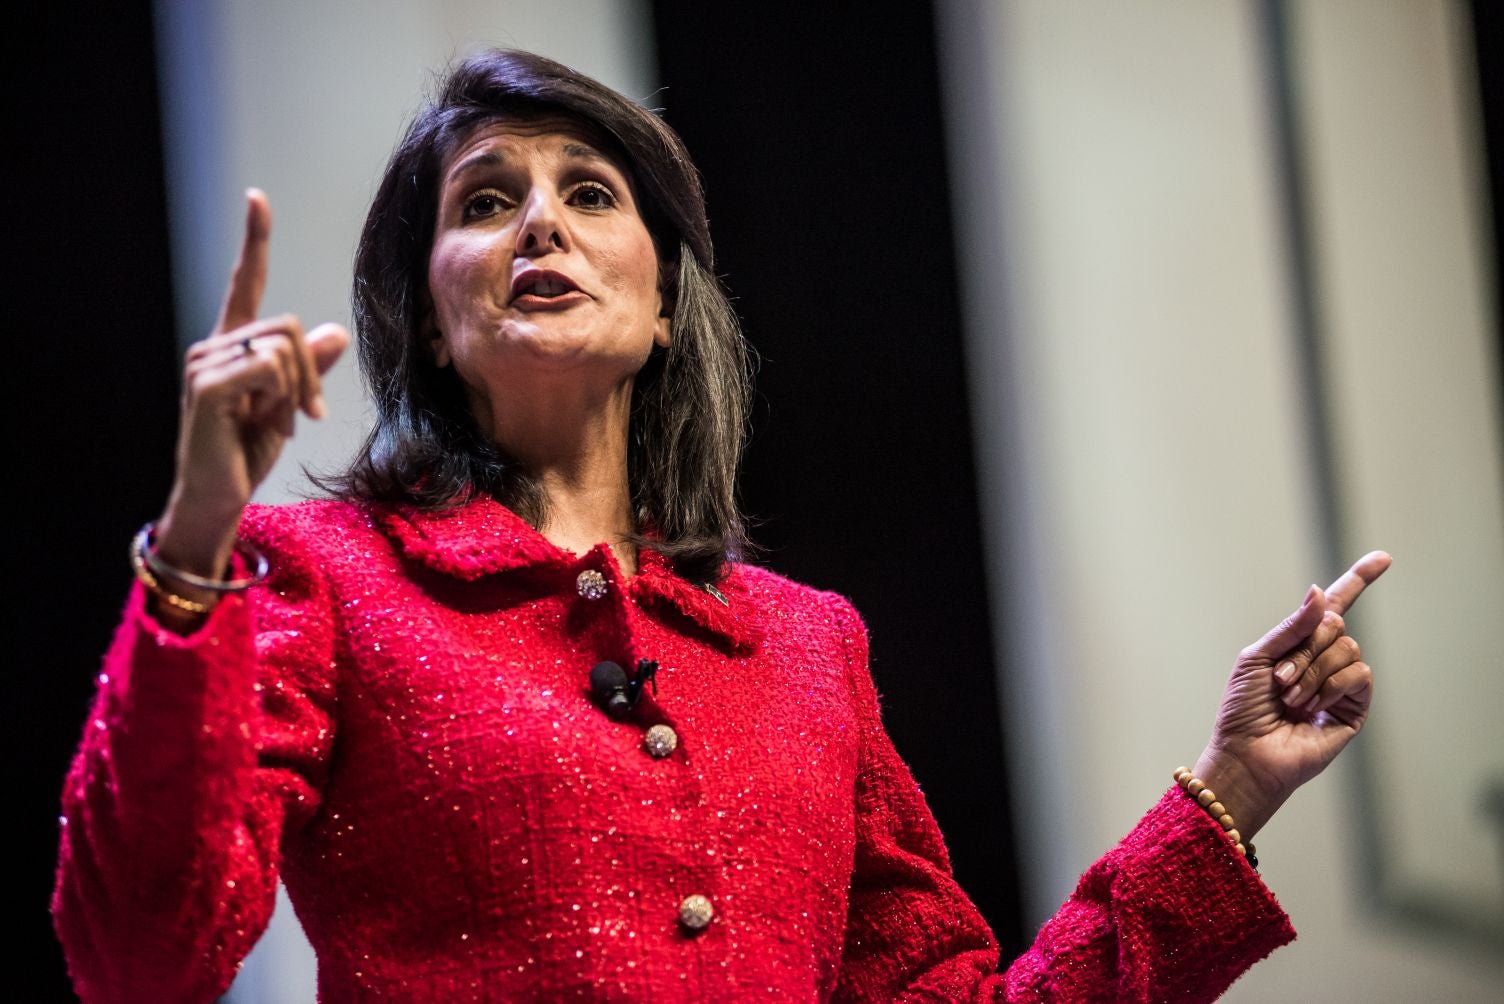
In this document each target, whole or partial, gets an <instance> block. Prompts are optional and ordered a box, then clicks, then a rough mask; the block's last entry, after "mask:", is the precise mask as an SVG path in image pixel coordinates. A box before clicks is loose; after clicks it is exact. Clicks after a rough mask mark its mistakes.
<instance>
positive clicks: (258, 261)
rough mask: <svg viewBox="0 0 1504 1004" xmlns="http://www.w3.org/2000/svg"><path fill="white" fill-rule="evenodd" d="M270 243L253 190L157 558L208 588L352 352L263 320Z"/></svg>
mask: <svg viewBox="0 0 1504 1004" xmlns="http://www.w3.org/2000/svg"><path fill="white" fill-rule="evenodd" d="M270 236H271V208H270V206H269V205H268V204H267V201H266V195H265V194H264V193H262V192H260V191H258V190H257V189H251V190H249V191H248V192H247V193H246V221H245V243H244V244H243V245H242V247H241V251H240V260H239V261H238V262H236V264H235V270H234V272H233V273H231V275H230V285H229V288H228V290H227V291H226V292H225V300H224V306H223V308H222V309H221V310H220V314H219V321H218V323H216V324H215V326H214V330H213V331H212V332H211V333H210V335H209V337H207V338H205V339H204V340H203V341H201V342H197V343H195V344H194V345H193V346H191V347H190V348H189V349H188V354H187V360H186V364H185V368H184V379H183V399H182V414H181V418H180V420H179V421H180V425H179V428H178V444H177V474H176V477H175V479H174V481H173V486H172V494H171V496H170V498H169V499H168V503H167V509H166V511H165V512H164V513H163V515H162V518H161V519H160V520H159V521H158V523H157V533H156V549H157V553H158V554H159V556H160V557H161V558H162V560H163V561H165V562H166V563H167V564H169V565H171V566H173V567H174V568H180V569H182V570H183V571H186V572H191V573H193V574H196V575H201V576H204V577H207V578H217V577H220V576H222V575H223V574H224V571H225V569H226V567H227V566H228V564H229V560H230V554H231V552H232V550H233V548H234V545H235V533H236V530H237V529H238V527H239V524H240V514H241V512H242V510H244V508H245V505H246V503H247V502H249V501H250V499H251V493H252V492H253V491H255V489H256V486H257V485H259V484H260V483H261V481H262V480H263V479H264V478H265V477H266V475H267V474H268V473H269V472H270V471H271V468H272V464H273V463H275V462H276V459H277V457H278V456H279V455H280V454H281V452H282V447H283V445H284V444H285V443H286V442H287V440H288V437H290V436H291V435H292V433H293V418H294V415H295V414H296V413H297V412H298V411H302V412H304V413H305V414H307V415H308V416H309V417H310V418H322V417H323V416H324V414H325V405H324V398H323V394H322V392H321V388H320V377H321V376H322V374H324V373H326V372H327V371H328V370H329V368H330V367H331V366H333V365H334V362H335V360H337V359H338V358H339V356H340V353H341V352H343V351H344V349H345V346H346V345H348V344H349V342H350V335H349V333H348V332H346V331H345V329H344V328H342V327H340V326H339V325H337V324H324V325H321V326H320V327H318V328H315V329H314V330H313V331H310V332H308V333H307V334H306V335H305V334H304V333H303V328H302V325H301V324H300V323H299V322H298V319H297V318H296V317H294V316H293V315H291V314H283V315H280V316H277V317H269V318H264V319H259V320H258V319H257V312H258V311H259V309H260V306H261V294H262V292H263V291H264V290H265V288H266V272H267V243H268V240H269V238H270ZM171 588H172V589H173V590H174V591H175V592H181V593H182V594H183V595H185V596H187V595H189V593H190V592H195V591H193V590H191V589H189V588H180V587H179V585H178V584H177V583H172V584H171ZM198 592H200V593H201V591H198ZM190 598H198V599H213V597H212V596H202V595H195V596H192V597H190Z"/></svg>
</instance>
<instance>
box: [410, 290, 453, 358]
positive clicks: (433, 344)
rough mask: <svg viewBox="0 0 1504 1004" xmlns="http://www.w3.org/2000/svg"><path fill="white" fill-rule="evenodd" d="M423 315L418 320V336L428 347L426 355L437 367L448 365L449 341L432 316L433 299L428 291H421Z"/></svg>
mask: <svg viewBox="0 0 1504 1004" xmlns="http://www.w3.org/2000/svg"><path fill="white" fill-rule="evenodd" d="M421 309H422V311H423V317H422V319H421V320H420V321H419V322H418V337H419V338H420V339H421V340H422V342H423V344H424V345H426V346H427V347H428V356H429V358H430V359H432V360H433V364H434V365H435V366H436V367H438V368H439V369H443V368H444V367H445V366H448V365H449V363H450V361H451V357H450V355H449V342H448V341H447V340H446V339H445V338H444V332H442V331H440V330H439V326H438V324H437V323H436V322H435V320H434V316H433V300H432V298H431V297H430V296H429V295H428V291H427V290H424V291H423V303H422V305H421Z"/></svg>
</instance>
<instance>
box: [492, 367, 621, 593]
mask: <svg viewBox="0 0 1504 1004" xmlns="http://www.w3.org/2000/svg"><path fill="white" fill-rule="evenodd" d="M538 390H539V388H538V387H537V385H534V386H532V387H530V388H529V393H528V394H527V395H515V396H513V395H507V396H506V397H504V398H503V400H508V401H515V402H516V403H515V404H510V405H509V406H508V407H506V408H505V409H504V410H503V409H501V408H485V409H482V410H479V411H477V418H478V419H480V420H481V421H482V422H484V423H487V424H488V425H489V427H490V429H491V434H492V437H493V439H494V441H495V442H496V443H497V445H499V446H500V447H501V448H502V449H503V450H505V451H506V453H507V454H508V455H510V456H511V457H513V458H514V459H515V460H517V461H518V462H520V463H521V464H522V465H523V466H524V467H526V468H527V469H528V471H529V472H530V473H531V474H532V475H533V477H534V478H535V479H536V480H537V483H538V486H539V488H540V489H541V490H542V492H543V498H544V502H545V509H544V518H543V523H542V525H541V526H539V527H538V530H539V532H540V533H542V534H543V536H545V537H546V538H548V540H549V541H550V542H552V543H553V544H555V545H557V546H558V547H561V548H563V549H564V550H567V551H571V552H573V553H575V554H584V553H585V552H587V551H589V550H590V549H591V548H593V547H594V546H595V545H597V544H599V543H601V542H603V541H604V542H606V543H607V544H609V545H611V547H612V549H613V551H614V552H615V555H616V560H617V562H618V564H619V565H620V566H621V569H622V572H623V574H626V575H633V574H635V573H636V570H637V555H636V550H635V548H633V547H632V545H631V544H630V543H629V542H628V538H629V537H630V536H631V534H632V531H633V519H632V497H631V491H630V489H629V488H628V484H627V433H628V422H629V416H630V406H631V396H632V393H631V392H632V387H631V382H630V381H628V382H627V384H626V385H625V386H624V387H621V388H618V389H617V390H615V391H613V392H610V393H607V394H604V395H601V396H599V397H597V398H594V399H592V398H591V397H590V396H588V395H586V394H583V393H581V389H580V388H579V387H578V386H577V385H576V386H561V387H558V388H556V393H554V394H551V395H541V394H539V393H538ZM482 427H483V428H484V427H486V425H483V426H482Z"/></svg>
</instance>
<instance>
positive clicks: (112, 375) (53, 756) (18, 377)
mask: <svg viewBox="0 0 1504 1004" xmlns="http://www.w3.org/2000/svg"><path fill="white" fill-rule="evenodd" d="M31 16H32V17H33V18H36V19H38V21H39V22H40V27H39V28H28V29H27V30H26V32H25V33H24V38H23V37H22V36H20V35H18V36H17V39H16V41H17V43H18V46H19V48H20V50H21V51H22V52H23V53H24V56H23V58H22V61H21V62H20V63H19V64H12V65H11V72H12V78H11V82H10V85H9V86H8V87H7V89H6V90H7V94H8V98H9V100H10V102H11V105H12V109H13V111H12V114H11V115H10V116H9V120H10V121H11V122H12V124H13V128H12V131H11V132H10V134H9V135H10V142H9V144H8V149H9V157H8V160H9V166H8V168H7V170H8V171H9V172H10V173H11V178H10V183H9V184H8V185H6V200H7V203H8V212H7V218H8V219H10V220H12V221H16V220H19V222H20V226H19V227H17V228H16V229H13V230H12V231H11V232H12V234H13V235H15V236H17V237H19V239H18V240H13V242H12V245H11V250H10V253H9V254H8V255H7V258H8V260H9V261H10V263H11V274H10V276H9V277H8V279H9V282H8V305H9V310H8V314H9V318H8V324H7V339H8V343H9V351H10V355H11V359H13V360H17V361H19V363H20V365H19V367H11V368H9V369H8V370H7V379H8V380H9V381H11V392H10V393H9V394H8V395H7V399H8V400H9V401H10V402H11V408H12V414H11V421H10V425H9V428H10V436H9V438H10V440H11V443H12V444H13V445H15V446H17V447H18V448H19V457H16V458H13V459H12V462H11V464H10V468H9V469H10V475H9V484H10V486H11V487H10V496H11V500H12V503H13V504H15V505H16V506H17V514H16V515H14V516H12V522H11V525H10V532H9V535H8V536H9V538H10V543H11V559H12V560H11V562H9V563H8V567H9V569H10V576H11V583H12V588H13V589H14V590H15V592H13V593H12V596H13V597H15V598H18V599H19V603H14V602H13V604H12V607H11V610H10V614H9V617H8V622H9V624H10V630H11V632H12V634H13V636H12V642H11V645H10V646H9V647H8V650H7V651H8V656H9V657H8V659H7V660H6V661H7V666H8V674H7V675H8V676H9V679H10V684H9V685H10V688H11V691H10V692H11V696H10V699H8V700H7V701H6V715H7V719H8V721H7V727H6V729H5V733H6V736H7V739H8V741H9V742H10V743H11V744H12V754H11V762H12V763H13V764H20V765H24V766H23V769H21V770H19V771H16V772H14V773H13V775H12V777H13V778H15V777H16V776H17V775H18V776H19V779H20V787H21V792H22V798H21V813H20V817H21V818H20V821H19V825H17V826H14V827H13V828H12V834H13V835H17V836H18V837H19V840H20V858H19V863H20V865H21V867H20V868H18V869H17V870H16V871H17V873H18V874H17V875H16V876H15V878H16V880H17V881H18V883H19V885H20V888H19V890H18V895H13V896H12V898H11V910H12V912H13V918H12V919H13V920H14V921H15V922H16V927H17V928H18V929H19V931H20V943H19V944H16V943H13V944H12V953H13V954H12V955H11V958H12V959H14V960H15V964H14V965H12V966H11V967H10V972H9V974H8V975H7V976H6V978H5V980H4V982H3V983H0V986H4V988H5V992H4V994H3V996H5V997H6V998H8V999H11V1000H24V1001H50V1000H60V1001H61V1000H73V999H74V997H73V994H72V990H71V986H70V984H69V983H68V980H67V978H66V975H65V973H64V967H63V961H62V952H61V949H60V948H59V947H58V944H57V940H56V938H55V937H54V936H53V934H52V925H51V918H50V915H49V912H48V901H49V897H50V894H51V887H52V873H53V867H54V865H55V863H56V860H57V827H58V812H59V795H60V792H61V791H62V781H63V773H64V771H65V769H66V767H67V764H68V759H69V756H70V754H71V753H72V750H73V747H74V745H75V744H76V743H77V741H78V737H79V735H80V730H81V729H82V727H83V724H84V713H85V709H86V708H87V706H88V701H89V697H90V695H91V694H92V692H93V681H94V676H95V674H96V673H97V671H98V666H99V661H100V656H101V654H102V653H103V652H104V649H105V646H106V645H107V644H108V642H109V637H110V632H111V630H112V628H113V626H114V624H115V621H116V620H117V618H118V616H119V612H120V605H121V602H122V600H123V599H124V597H125V593H126V587H127V585H128V583H129V581H130V574H131V573H130V566H129V565H128V563H127V561H126V545H127V543H128V542H129V541H130V538H131V535H132V533H134V532H135V530H136V528H137V527H138V526H139V525H140V524H141V523H142V522H143V521H145V520H147V519H150V518H152V517H153V516H155V515H156V513H157V512H158V511H160V509H161V507H162V504H163V502H164V501H165V496H166V491H167V488H168V484H169V479H170V477H171V461H172V443H173V435H174V428H175V425H176V415H177V395H178V377H177V358H178V356H177V350H176V347H175V337H174V331H173V310H172V295H171V287H170V283H169V264H168V247H167V204H166V194H165V189H164V184H163V180H162V144H161V128H160V124H159V122H158V112H157V109H158V104H157V83H156V66H155V62H154V55H153V46H152V21H151V5H150V3H149V2H147V0H125V2H121V3H113V4H103V5H94V6H92V7H91V8H90V9H89V11H88V13H87V16H84V15H82V14H80V12H78V11H74V10H72V9H71V8H69V7H67V6H57V5H41V6H38V7H34V8H32V10H31ZM31 23H33V24H36V23H37V21H34V22H31ZM17 269H19V274H17Z"/></svg>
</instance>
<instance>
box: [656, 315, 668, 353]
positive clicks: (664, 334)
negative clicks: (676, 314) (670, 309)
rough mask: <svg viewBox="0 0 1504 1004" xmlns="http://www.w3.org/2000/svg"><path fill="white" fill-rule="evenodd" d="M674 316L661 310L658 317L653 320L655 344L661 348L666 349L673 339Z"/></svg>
mask: <svg viewBox="0 0 1504 1004" xmlns="http://www.w3.org/2000/svg"><path fill="white" fill-rule="evenodd" d="M672 325H673V318H671V317H669V316H668V315H667V314H665V313H663V312H662V311H659V313H658V318H657V320H655V321H654V322H653V344H654V345H656V346H658V347H659V348H660V349H666V348H668V346H669V343H670V342H671V341H673V337H672Z"/></svg>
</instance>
